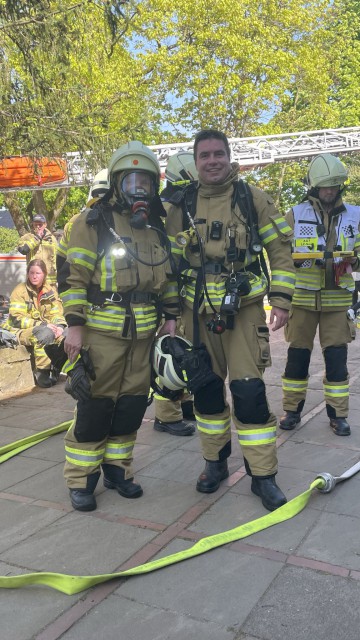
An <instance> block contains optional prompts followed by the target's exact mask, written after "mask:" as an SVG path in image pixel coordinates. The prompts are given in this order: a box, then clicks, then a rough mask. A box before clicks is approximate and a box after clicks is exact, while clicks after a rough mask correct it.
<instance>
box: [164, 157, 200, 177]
mask: <svg viewBox="0 0 360 640" xmlns="http://www.w3.org/2000/svg"><path fill="white" fill-rule="evenodd" d="M165 178H166V180H168V181H169V182H178V181H180V180H190V181H191V182H194V181H195V180H197V179H198V172H197V170H196V167H195V161H194V156H193V154H192V153H191V152H190V151H183V150H180V151H178V152H177V153H174V155H173V156H170V158H169V160H168V163H167V165H166V169H165Z"/></svg>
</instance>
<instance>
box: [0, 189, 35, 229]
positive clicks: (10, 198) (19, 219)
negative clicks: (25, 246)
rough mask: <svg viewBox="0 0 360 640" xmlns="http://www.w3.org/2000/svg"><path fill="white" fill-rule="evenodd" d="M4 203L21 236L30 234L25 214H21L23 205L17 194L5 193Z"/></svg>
mask: <svg viewBox="0 0 360 640" xmlns="http://www.w3.org/2000/svg"><path fill="white" fill-rule="evenodd" d="M4 203H5V206H6V208H7V209H9V211H10V215H11V217H12V219H13V222H14V225H15V227H16V230H17V232H18V233H19V235H20V236H23V235H24V234H25V233H29V230H30V229H28V228H27V226H26V222H25V219H24V216H23V214H22V213H21V204H20V201H19V198H18V196H17V194H16V193H11V192H8V193H4Z"/></svg>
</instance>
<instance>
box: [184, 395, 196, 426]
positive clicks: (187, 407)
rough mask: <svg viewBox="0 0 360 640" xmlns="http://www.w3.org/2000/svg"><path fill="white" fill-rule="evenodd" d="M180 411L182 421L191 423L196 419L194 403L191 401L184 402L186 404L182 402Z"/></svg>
mask: <svg viewBox="0 0 360 640" xmlns="http://www.w3.org/2000/svg"><path fill="white" fill-rule="evenodd" d="M181 410H182V414H183V418H184V420H191V421H192V422H195V420H196V418H195V414H194V403H193V401H192V400H186V402H182V403H181Z"/></svg>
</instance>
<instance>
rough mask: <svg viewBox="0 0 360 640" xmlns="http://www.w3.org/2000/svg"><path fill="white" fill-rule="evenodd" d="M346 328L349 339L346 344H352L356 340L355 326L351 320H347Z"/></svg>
mask: <svg viewBox="0 0 360 640" xmlns="http://www.w3.org/2000/svg"><path fill="white" fill-rule="evenodd" d="M348 327H349V334H350V335H349V339H348V340H347V342H352V341H353V340H355V338H356V325H355V323H354V322H353V321H352V320H349V319H348Z"/></svg>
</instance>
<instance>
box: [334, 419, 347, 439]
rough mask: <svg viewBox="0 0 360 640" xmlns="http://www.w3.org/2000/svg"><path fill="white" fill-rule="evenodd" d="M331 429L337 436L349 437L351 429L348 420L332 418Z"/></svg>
mask: <svg viewBox="0 0 360 640" xmlns="http://www.w3.org/2000/svg"><path fill="white" fill-rule="evenodd" d="M330 427H331V428H332V430H333V432H334V433H335V435H336V436H349V435H350V434H351V429H350V425H349V423H348V421H347V420H346V418H330Z"/></svg>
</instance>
